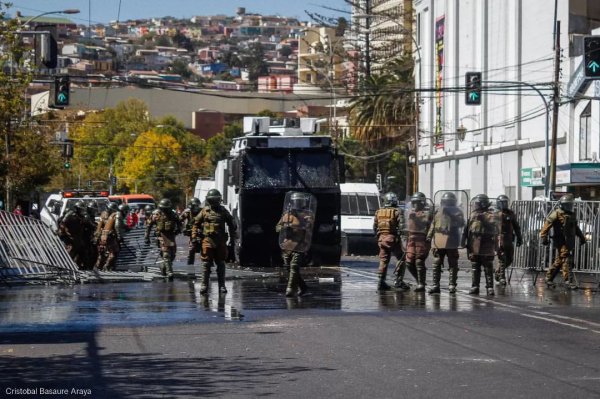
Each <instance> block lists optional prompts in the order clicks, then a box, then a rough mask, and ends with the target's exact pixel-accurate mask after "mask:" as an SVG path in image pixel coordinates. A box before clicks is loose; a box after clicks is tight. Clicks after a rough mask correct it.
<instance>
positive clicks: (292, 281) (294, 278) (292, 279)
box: [285, 265, 298, 297]
mask: <svg viewBox="0 0 600 399" xmlns="http://www.w3.org/2000/svg"><path fill="white" fill-rule="evenodd" d="M297 288H298V270H297V266H295V265H291V266H290V274H289V277H288V284H287V288H286V289H285V296H287V297H291V296H294V295H295V294H296V290H297Z"/></svg>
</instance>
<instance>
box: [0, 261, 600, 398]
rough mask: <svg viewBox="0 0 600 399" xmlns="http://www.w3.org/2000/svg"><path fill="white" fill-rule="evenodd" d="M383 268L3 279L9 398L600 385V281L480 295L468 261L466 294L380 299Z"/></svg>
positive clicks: (551, 392)
mask: <svg viewBox="0 0 600 399" xmlns="http://www.w3.org/2000/svg"><path fill="white" fill-rule="evenodd" d="M179 267H183V266H181V265H180V266H179ZM376 268H377V261H376V260H375V259H374V258H363V259H360V258H345V259H344V262H343V265H342V267H341V268H336V269H310V270H306V275H307V276H308V283H309V287H310V293H309V295H307V296H305V297H302V298H293V299H288V298H285V296H284V295H283V291H284V288H285V279H284V278H282V277H281V276H279V272H278V271H276V270H268V271H261V272H258V273H254V272H252V271H239V270H229V271H228V273H229V277H230V278H229V279H228V281H227V288H228V290H229V293H228V294H227V295H226V296H219V295H218V294H217V293H216V281H213V284H212V287H211V288H212V290H211V293H210V295H208V296H207V297H203V296H200V295H199V293H198V286H197V285H194V284H190V283H189V282H188V281H186V280H184V279H180V280H176V281H174V282H172V283H168V282H162V281H155V282H144V283H114V284H87V285H77V286H72V287H64V286H63V287H58V286H49V287H14V288H11V289H2V291H0V366H1V367H2V370H3V373H2V374H1V375H0V397H5V396H6V397H12V396H19V397H25V396H23V395H17V394H15V393H14V392H15V391H7V389H8V390H10V389H12V388H16V389H27V388H30V389H34V388H36V387H37V388H46V389H69V390H70V389H72V388H75V389H77V388H81V389H84V390H85V389H89V390H91V391H89V392H88V391H82V392H83V393H86V394H87V393H89V394H88V395H87V396H86V397H98V398H104V397H106V398H121V397H123V398H125V397H167V398H170V397H256V396H271V397H315V398H320V397H352V398H354V397H365V396H369V397H405V396H408V395H410V396H411V397H432V396H436V395H439V396H443V397H458V396H460V397H480V396H483V395H486V396H489V397H527V398H530V397H549V398H553V397H564V396H568V397H586V398H589V397H599V396H600V366H598V365H597V364H598V359H600V312H599V311H598V305H599V304H600V299H599V298H598V294H597V292H596V291H595V286H597V284H596V283H595V282H594V281H593V279H589V280H588V281H587V282H584V284H583V285H584V286H585V287H588V288H587V289H583V290H579V291H576V292H569V291H565V290H562V289H555V290H547V289H545V287H543V285H542V284H539V283H538V284H537V285H536V286H533V285H532V280H531V276H529V275H524V276H522V275H521V272H516V273H515V275H514V276H513V280H512V284H511V285H510V286H508V287H506V288H501V287H496V294H497V295H496V296H494V297H487V296H483V295H482V296H479V297H473V296H470V295H468V294H466V291H467V290H468V287H469V285H470V275H469V274H468V273H466V272H465V268H463V269H461V272H460V274H459V293H457V294H456V295H450V294H449V293H448V292H447V290H443V292H442V294H441V295H433V296H430V295H427V294H419V293H414V292H412V291H410V292H388V293H385V294H377V293H376V292H375V285H376V277H375V272H376ZM390 275H391V272H390ZM447 278H448V274H447V272H446V273H444V274H443V275H442V282H443V285H445V283H446V282H447ZM407 280H409V281H410V278H409V279H407ZM428 280H429V281H430V276H428ZM70 392H71V391H70ZM36 394H37V395H33V396H32V397H39V396H40V392H39V391H38V392H36ZM2 395H4V396H2ZM44 397H84V396H83V395H82V394H78V393H77V391H76V392H71V393H69V395H65V394H64V393H62V394H58V395H55V396H52V395H46V396H44Z"/></svg>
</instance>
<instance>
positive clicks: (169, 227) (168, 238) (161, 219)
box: [145, 208, 180, 279]
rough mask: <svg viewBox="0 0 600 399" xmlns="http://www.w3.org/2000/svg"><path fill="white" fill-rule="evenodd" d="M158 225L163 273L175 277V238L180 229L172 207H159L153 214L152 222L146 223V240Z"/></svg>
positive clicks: (157, 233)
mask: <svg viewBox="0 0 600 399" xmlns="http://www.w3.org/2000/svg"><path fill="white" fill-rule="evenodd" d="M152 226H156V235H157V236H158V243H159V246H160V253H161V257H162V263H161V268H160V269H161V273H162V275H163V276H167V277H168V278H169V279H172V278H173V260H175V255H176V254H177V244H176V242H175V238H176V236H177V234H179V231H180V225H179V218H178V217H177V214H176V213H175V211H173V210H172V209H168V208H159V209H158V210H157V211H155V212H154V213H153V214H152V217H151V218H150V222H149V223H147V224H146V234H145V239H146V242H147V243H149V242H150V231H151V230H152Z"/></svg>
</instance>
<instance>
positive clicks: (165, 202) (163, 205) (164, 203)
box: [158, 198, 173, 211]
mask: <svg viewBox="0 0 600 399" xmlns="http://www.w3.org/2000/svg"><path fill="white" fill-rule="evenodd" d="M158 207H159V208H160V209H162V210H163V211H164V210H167V209H171V208H172V207H173V205H172V204H171V200H170V199H168V198H163V199H161V200H160V202H159V203H158Z"/></svg>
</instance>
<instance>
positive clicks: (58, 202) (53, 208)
mask: <svg viewBox="0 0 600 399" xmlns="http://www.w3.org/2000/svg"><path fill="white" fill-rule="evenodd" d="M77 201H83V202H85V203H86V204H88V203H89V202H92V201H93V202H95V203H96V205H98V215H97V216H96V220H98V219H99V215H100V214H101V213H102V211H105V210H106V209H107V207H108V204H109V200H108V191H84V190H70V191H61V192H59V193H55V194H50V195H49V196H48V198H47V199H46V202H45V203H44V206H43V207H42V210H41V212H40V220H41V221H42V222H43V223H44V224H45V225H46V226H48V227H50V228H51V229H52V230H53V231H57V230H58V219H60V218H61V217H62V216H64V215H65V213H67V211H68V210H69V209H72V208H73V207H74V206H75V203H77Z"/></svg>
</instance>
